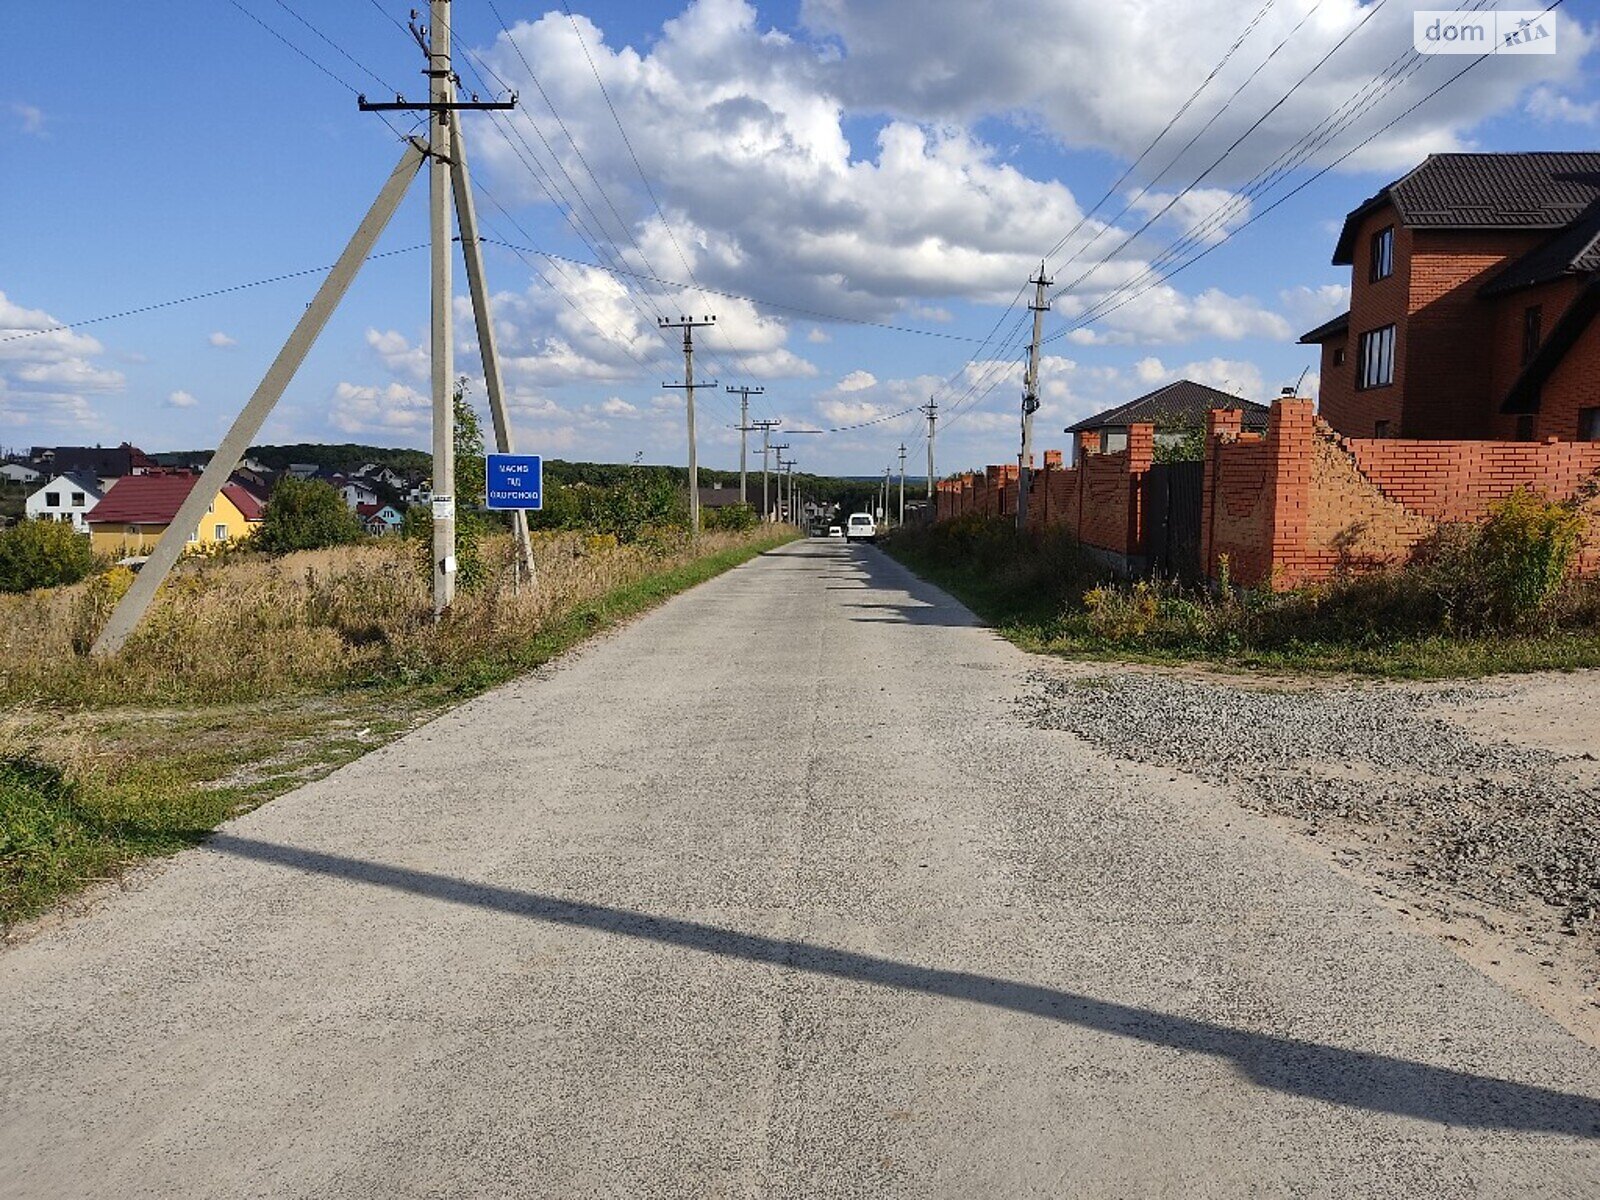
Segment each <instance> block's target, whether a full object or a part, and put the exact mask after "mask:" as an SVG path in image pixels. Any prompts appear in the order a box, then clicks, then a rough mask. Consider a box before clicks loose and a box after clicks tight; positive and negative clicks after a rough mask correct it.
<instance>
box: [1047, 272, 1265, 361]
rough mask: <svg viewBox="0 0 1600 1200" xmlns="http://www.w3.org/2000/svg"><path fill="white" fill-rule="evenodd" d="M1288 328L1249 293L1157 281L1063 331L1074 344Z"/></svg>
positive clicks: (1225, 337) (1233, 337) (1255, 334)
mask: <svg viewBox="0 0 1600 1200" xmlns="http://www.w3.org/2000/svg"><path fill="white" fill-rule="evenodd" d="M1140 286H1144V285H1140ZM1069 316H1070V314H1069ZM1294 332H1295V331H1294V330H1293V329H1292V327H1291V326H1290V325H1289V323H1288V322H1287V321H1286V320H1284V318H1283V317H1282V316H1280V315H1279V314H1278V313H1275V312H1273V311H1272V310H1270V309H1267V308H1263V307H1262V306H1261V305H1260V304H1258V303H1257V302H1256V301H1255V300H1254V299H1253V298H1251V297H1249V296H1234V295H1230V294H1229V293H1227V292H1225V291H1223V290H1222V289H1221V288H1207V289H1206V290H1205V291H1203V292H1200V293H1199V294H1198V295H1194V296H1189V295H1185V294H1184V293H1183V292H1180V291H1178V289H1176V288H1174V287H1171V286H1170V285H1167V284H1161V285H1159V286H1155V287H1150V288H1149V289H1148V290H1146V291H1144V292H1143V294H1142V295H1140V297H1139V299H1138V301H1137V302H1136V303H1130V304H1125V305H1123V306H1122V307H1121V308H1116V309H1114V310H1111V311H1108V312H1106V315H1105V316H1103V317H1101V318H1100V319H1099V320H1097V321H1096V322H1095V323H1094V324H1092V325H1088V326H1085V327H1084V328H1082V329H1075V330H1073V331H1072V332H1071V333H1069V334H1068V335H1067V337H1068V339H1069V340H1070V341H1071V342H1072V343H1073V344H1074V345H1080V346H1105V345H1160V344H1172V343H1179V342H1191V341H1194V340H1195V339H1197V338H1215V339H1218V340H1221V341H1240V340H1242V339H1244V338H1266V339H1268V340H1271V341H1283V340H1284V339H1285V338H1289V337H1290V336H1291V334H1292V333H1294Z"/></svg>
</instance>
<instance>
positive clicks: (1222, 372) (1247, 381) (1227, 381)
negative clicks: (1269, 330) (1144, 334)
mask: <svg viewBox="0 0 1600 1200" xmlns="http://www.w3.org/2000/svg"><path fill="white" fill-rule="evenodd" d="M1133 374H1134V378H1135V379H1136V380H1138V382H1139V383H1140V384H1142V385H1144V387H1145V390H1147V391H1150V390H1154V389H1155V388H1158V387H1161V386H1162V385H1163V384H1167V383H1174V382H1176V381H1177V380H1179V379H1192V380H1194V381H1195V382H1196V383H1203V384H1206V385H1207V386H1208V387H1214V388H1216V389H1217V390H1218V391H1220V392H1227V393H1229V394H1230V395H1233V396H1242V397H1244V398H1245V399H1246V400H1254V401H1256V402H1257V403H1260V404H1265V403H1266V402H1267V401H1268V400H1271V399H1272V396H1271V395H1268V394H1267V387H1266V384H1265V383H1264V382H1263V380H1262V376H1261V369H1260V368H1259V367H1257V366H1256V365H1255V364H1254V363H1252V362H1244V361H1241V360H1238V359H1228V358H1204V359H1198V360H1196V361H1194V362H1189V363H1184V365H1183V366H1181V367H1172V368H1169V367H1167V366H1165V365H1164V364H1163V363H1162V362H1161V360H1160V359H1159V358H1144V359H1141V360H1139V361H1138V362H1137V363H1135V364H1134V367H1133ZM1273 394H1274V395H1275V394H1276V389H1274V392H1273ZM1133 398H1134V397H1133V396H1129V397H1128V399H1129V400H1132V399H1133Z"/></svg>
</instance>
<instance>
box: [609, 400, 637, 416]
mask: <svg viewBox="0 0 1600 1200" xmlns="http://www.w3.org/2000/svg"><path fill="white" fill-rule="evenodd" d="M600 411H601V412H603V413H605V414H606V416H608V417H631V416H634V415H636V414H637V413H638V411H639V410H638V409H637V408H636V407H634V406H633V405H632V404H629V403H628V402H627V401H626V400H624V399H623V398H622V397H621V396H608V397H607V398H606V399H605V400H603V401H601V403H600Z"/></svg>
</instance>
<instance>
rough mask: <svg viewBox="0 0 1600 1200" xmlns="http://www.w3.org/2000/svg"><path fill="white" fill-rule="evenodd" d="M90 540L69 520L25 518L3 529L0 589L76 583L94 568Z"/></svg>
mask: <svg viewBox="0 0 1600 1200" xmlns="http://www.w3.org/2000/svg"><path fill="white" fill-rule="evenodd" d="M94 563H95V558H94V551H93V550H92V549H91V548H90V544H89V539H88V538H87V537H85V536H84V535H83V534H81V533H79V532H78V531H77V530H76V529H74V528H73V527H72V524H71V523H70V522H67V521H22V522H20V523H19V524H16V525H13V526H12V527H11V528H10V529H5V530H0V591H6V592H27V591H32V590H33V589H34V588H41V587H59V586H60V585H62V584H65V583H77V582H78V580H80V579H82V578H83V577H84V576H85V575H87V574H89V572H90V571H92V570H94Z"/></svg>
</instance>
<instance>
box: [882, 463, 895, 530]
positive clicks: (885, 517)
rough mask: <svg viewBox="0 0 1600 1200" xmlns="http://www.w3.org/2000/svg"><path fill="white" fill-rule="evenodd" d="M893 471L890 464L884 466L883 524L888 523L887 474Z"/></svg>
mask: <svg viewBox="0 0 1600 1200" xmlns="http://www.w3.org/2000/svg"><path fill="white" fill-rule="evenodd" d="M893 473H894V468H893V467H892V466H890V467H884V469H883V523H884V524H885V525H887V524H888V523H889V476H890V475H891V474H893Z"/></svg>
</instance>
